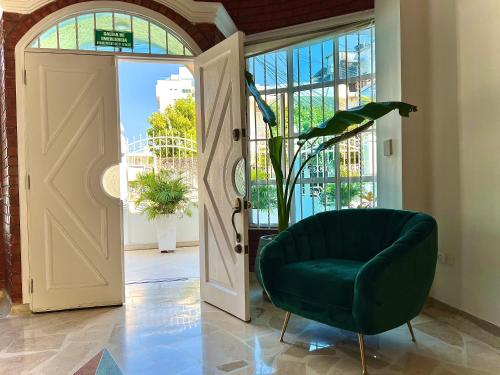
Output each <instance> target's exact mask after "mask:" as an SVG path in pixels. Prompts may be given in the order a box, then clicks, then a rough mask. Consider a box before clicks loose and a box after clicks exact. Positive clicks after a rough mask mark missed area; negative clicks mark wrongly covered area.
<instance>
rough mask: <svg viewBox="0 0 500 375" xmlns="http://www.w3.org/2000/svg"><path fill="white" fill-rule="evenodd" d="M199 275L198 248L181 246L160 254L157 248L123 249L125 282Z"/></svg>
mask: <svg viewBox="0 0 500 375" xmlns="http://www.w3.org/2000/svg"><path fill="white" fill-rule="evenodd" d="M193 277H200V263H199V248H198V247H197V246H196V247H182V248H178V249H177V250H176V251H175V252H174V253H168V254H162V253H160V251H159V250H158V249H153V250H133V251H131V250H128V251H125V283H127V284H130V283H138V282H145V281H154V280H165V279H178V278H193Z"/></svg>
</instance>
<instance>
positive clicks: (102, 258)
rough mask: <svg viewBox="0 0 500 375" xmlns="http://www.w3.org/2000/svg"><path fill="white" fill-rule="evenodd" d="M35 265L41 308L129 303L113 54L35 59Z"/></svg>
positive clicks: (31, 201) (31, 58)
mask: <svg viewBox="0 0 500 375" xmlns="http://www.w3.org/2000/svg"><path fill="white" fill-rule="evenodd" d="M25 108H26V110H25V118H26V134H27V136H28V145H27V155H28V156H27V170H28V175H29V187H28V189H29V191H28V216H29V217H28V236H29V239H28V241H29V265H30V277H31V279H32V283H33V284H32V285H33V291H32V300H31V308H32V310H33V311H50V310H63V309H72V308H79V307H91V306H107V305H119V304H122V303H123V267H122V264H123V259H122V257H123V251H122V248H123V246H122V229H121V217H122V215H121V210H122V209H121V204H120V200H119V199H116V198H113V197H111V196H110V195H108V194H107V193H106V192H105V191H104V190H103V184H102V176H103V174H104V172H105V171H106V170H107V169H108V168H109V167H111V166H113V165H116V164H118V163H119V162H120V127H119V119H118V106H117V78H116V68H115V58H114V57H113V56H89V55H71V54H54V53H27V54H26V104H25Z"/></svg>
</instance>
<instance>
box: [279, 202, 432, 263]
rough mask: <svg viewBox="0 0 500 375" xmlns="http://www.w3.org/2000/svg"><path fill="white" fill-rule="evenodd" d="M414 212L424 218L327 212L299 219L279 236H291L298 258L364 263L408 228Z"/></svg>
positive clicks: (385, 211) (354, 211) (376, 212)
mask: <svg viewBox="0 0 500 375" xmlns="http://www.w3.org/2000/svg"><path fill="white" fill-rule="evenodd" d="M416 215H420V216H424V217H426V215H422V214H418V213H416V212H411V211H403V210H390V209H378V208H372V209H346V210H340V211H328V212H323V213H319V214H316V215H314V216H311V217H308V218H306V219H304V220H301V221H300V222H298V223H297V224H294V225H292V226H291V227H290V228H289V229H288V230H287V231H286V232H288V233H286V232H285V233H282V235H283V236H286V237H289V236H291V237H292V238H293V242H294V245H295V246H294V247H295V249H296V252H299V253H300V255H299V254H297V255H298V258H300V260H308V259H318V258H330V257H331V258H341V259H350V260H356V261H360V262H366V261H368V260H370V259H371V258H373V257H374V256H375V255H377V254H378V253H379V252H381V251H382V250H384V249H385V248H387V247H388V246H390V245H391V244H392V243H394V242H395V241H396V240H397V239H398V238H399V236H400V235H401V234H402V231H403V230H408V226H412V225H413V224H412V223H413V222H414V221H415V219H417V217H416ZM412 219H413V220H412ZM417 221H418V220H417ZM297 260H298V259H297Z"/></svg>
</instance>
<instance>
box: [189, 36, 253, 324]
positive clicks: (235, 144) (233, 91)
mask: <svg viewBox="0 0 500 375" xmlns="http://www.w3.org/2000/svg"><path fill="white" fill-rule="evenodd" d="M244 37H245V35H244V34H243V33H241V32H238V33H235V34H234V35H232V36H231V37H229V38H227V39H226V40H224V41H223V42H221V43H219V44H217V45H216V46H214V47H213V48H211V49H209V50H208V51H206V52H204V53H203V54H201V55H199V56H198V57H196V59H195V81H196V107H197V112H196V115H197V129H196V131H197V139H198V166H199V174H198V178H199V183H198V186H199V190H198V194H199V212H200V267H201V274H200V276H201V277H200V283H201V298H202V299H203V300H204V301H206V302H209V303H210V304H213V305H215V306H217V307H219V308H221V309H222V310H224V311H227V312H229V313H231V314H233V315H234V316H236V317H238V318H240V319H242V320H245V321H248V320H249V319H250V309H249V298H248V254H247V250H246V249H247V248H248V247H247V241H248V239H247V236H248V231H247V229H248V228H247V227H248V219H247V211H246V208H245V207H244V206H245V202H246V200H245V191H244V190H245V189H244V185H245V184H244V182H242V181H241V179H240V177H241V172H243V178H244V170H245V168H244V158H245V156H246V139H245V137H244V136H245V86H244V85H245V83H244V66H245V61H244V56H243V41H244ZM238 173H240V176H238ZM235 175H236V177H235ZM237 199H239V202H240V204H241V207H242V210H241V212H236V213H234V216H233V210H234V207H236V206H237V203H236V201H237ZM232 217H233V219H234V225H235V229H234V228H233V224H232V220H231V219H232ZM237 233H239V235H240V238H237V237H238V236H237Z"/></svg>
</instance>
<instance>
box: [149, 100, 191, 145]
mask: <svg viewBox="0 0 500 375" xmlns="http://www.w3.org/2000/svg"><path fill="white" fill-rule="evenodd" d="M148 122H149V125H150V126H149V129H148V135H149V136H152V135H167V134H172V133H175V132H179V133H182V134H184V135H185V136H187V137H188V138H190V137H193V138H195V137H196V107H195V103H194V99H193V98H192V97H187V98H181V99H177V100H176V101H175V102H174V104H171V105H169V106H168V107H167V108H165V110H163V111H158V112H154V113H153V114H152V115H151V116H150V117H149V119H148Z"/></svg>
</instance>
